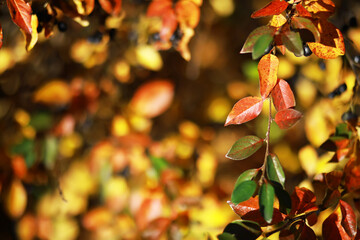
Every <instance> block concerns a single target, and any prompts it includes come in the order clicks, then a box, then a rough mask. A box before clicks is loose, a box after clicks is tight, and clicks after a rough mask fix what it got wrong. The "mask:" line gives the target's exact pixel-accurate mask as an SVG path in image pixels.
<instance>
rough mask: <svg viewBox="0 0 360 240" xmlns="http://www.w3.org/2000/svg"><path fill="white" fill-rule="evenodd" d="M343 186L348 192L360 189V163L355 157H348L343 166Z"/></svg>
mask: <svg viewBox="0 0 360 240" xmlns="http://www.w3.org/2000/svg"><path fill="white" fill-rule="evenodd" d="M344 174H345V186H346V189H347V190H348V191H349V192H354V191H357V190H359V189H360V184H359V182H360V165H359V163H358V162H357V161H356V159H355V158H350V160H349V161H348V162H347V163H346V165H345V167H344Z"/></svg>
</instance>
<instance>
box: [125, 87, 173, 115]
mask: <svg viewBox="0 0 360 240" xmlns="http://www.w3.org/2000/svg"><path fill="white" fill-rule="evenodd" d="M173 97H174V85H173V84H172V83H170V82H168V81H165V80H157V81H152V82H148V83H145V84H144V85H142V86H140V88H138V89H137V90H136V92H135V94H134V97H133V98H132V99H131V102H130V105H131V107H132V109H133V110H134V111H135V112H136V113H138V114H140V115H142V116H144V117H148V118H153V117H156V116H158V115H160V114H162V113H163V112H165V111H166V110H167V109H168V108H169V107H170V104H171V102H172V99H173Z"/></svg>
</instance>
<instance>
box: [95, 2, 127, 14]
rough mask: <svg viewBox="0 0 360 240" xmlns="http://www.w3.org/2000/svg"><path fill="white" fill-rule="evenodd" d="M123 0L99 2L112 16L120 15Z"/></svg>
mask: <svg viewBox="0 0 360 240" xmlns="http://www.w3.org/2000/svg"><path fill="white" fill-rule="evenodd" d="M121 1H122V0H99V3H100V6H101V7H102V9H104V11H105V12H107V13H108V14H111V15H118V14H119V13H120V11H121Z"/></svg>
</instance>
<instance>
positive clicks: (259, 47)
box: [252, 34, 274, 59]
mask: <svg viewBox="0 0 360 240" xmlns="http://www.w3.org/2000/svg"><path fill="white" fill-rule="evenodd" d="M273 40H274V37H273V35H272V34H264V35H262V36H261V37H260V38H259V39H258V40H257V41H256V43H255V45H254V49H253V51H252V58H253V59H258V58H259V57H261V56H262V55H264V54H265V50H266V49H267V48H268V47H269V46H270V44H271V43H272V41H273Z"/></svg>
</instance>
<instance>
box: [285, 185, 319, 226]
mask: <svg viewBox="0 0 360 240" xmlns="http://www.w3.org/2000/svg"><path fill="white" fill-rule="evenodd" d="M317 209H318V207H317V206H316V197H315V194H314V193H313V192H312V191H310V190H309V189H307V188H299V187H295V190H294V192H293V193H292V194H291V211H290V214H289V215H290V216H295V215H298V214H300V213H306V212H312V211H316V210H317ZM314 216H315V218H314ZM314 216H312V215H310V216H309V217H308V221H309V224H310V225H313V224H315V223H316V221H317V218H316V215H314Z"/></svg>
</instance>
